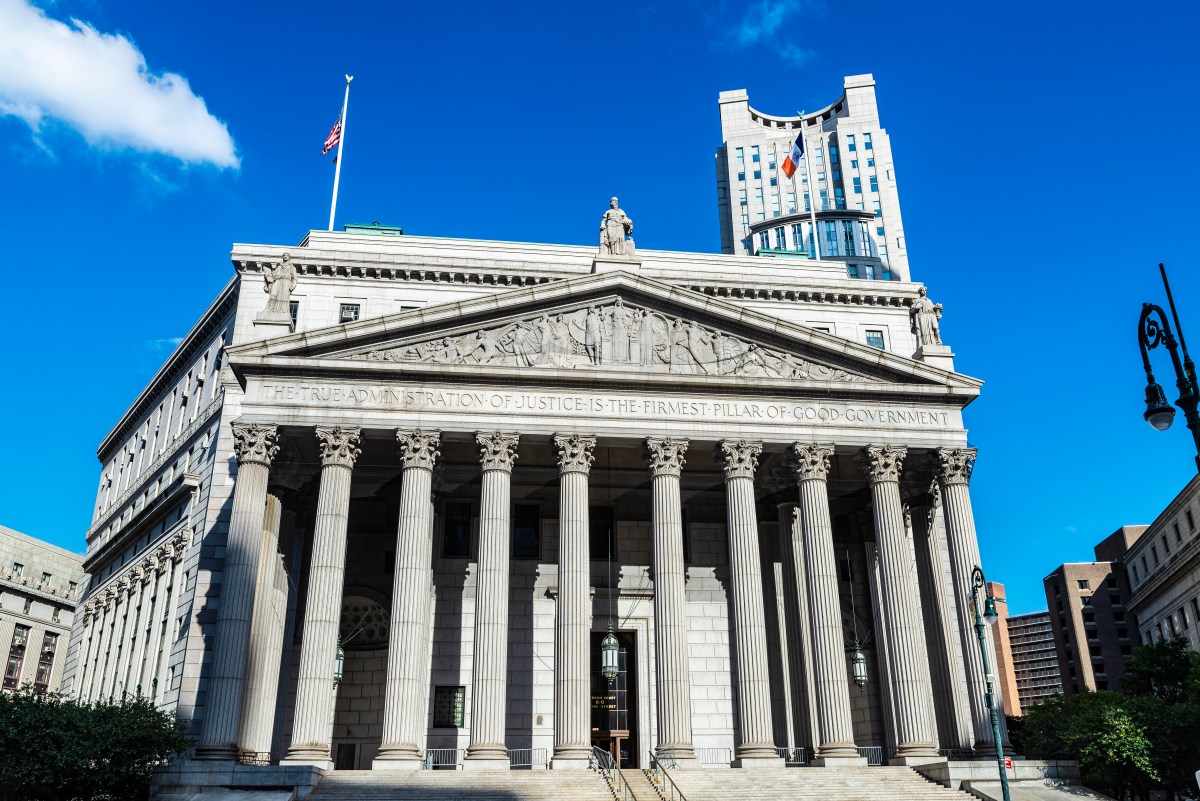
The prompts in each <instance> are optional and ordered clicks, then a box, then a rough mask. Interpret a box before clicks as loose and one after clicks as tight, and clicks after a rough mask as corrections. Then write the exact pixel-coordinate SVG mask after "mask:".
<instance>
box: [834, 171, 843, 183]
mask: <svg viewBox="0 0 1200 801" xmlns="http://www.w3.org/2000/svg"><path fill="white" fill-rule="evenodd" d="M833 180H835V181H840V180H842V171H841V170H834V171H833Z"/></svg>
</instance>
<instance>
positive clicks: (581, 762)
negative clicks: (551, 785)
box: [550, 756, 591, 770]
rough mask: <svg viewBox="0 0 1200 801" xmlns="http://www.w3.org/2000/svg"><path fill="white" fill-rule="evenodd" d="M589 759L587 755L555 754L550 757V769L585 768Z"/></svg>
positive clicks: (588, 763)
mask: <svg viewBox="0 0 1200 801" xmlns="http://www.w3.org/2000/svg"><path fill="white" fill-rule="evenodd" d="M590 764H591V760H590V759H588V758H587V757H583V758H580V757H577V756H561V757H559V756H556V757H552V758H551V759H550V769H551V770H580V769H582V770H587V768H588V765H590Z"/></svg>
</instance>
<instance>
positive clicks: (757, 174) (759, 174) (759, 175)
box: [754, 170, 762, 181]
mask: <svg viewBox="0 0 1200 801" xmlns="http://www.w3.org/2000/svg"><path fill="white" fill-rule="evenodd" d="M754 180H756V181H761V180H762V170H755V171H754Z"/></svg>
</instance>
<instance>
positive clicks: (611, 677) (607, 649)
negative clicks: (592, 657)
mask: <svg viewBox="0 0 1200 801" xmlns="http://www.w3.org/2000/svg"><path fill="white" fill-rule="evenodd" d="M620 650H621V644H620V643H619V642H617V638H616V636H615V635H614V634H613V627H612V621H609V624H608V634H605V635H604V639H603V640H601V641H600V673H601V674H602V675H603V676H604V678H606V679H608V684H609V686H610V687H611V686H612V683H613V682H614V681H616V680H617V674H619V673H620V672H621V665H620V659H619V656H620Z"/></svg>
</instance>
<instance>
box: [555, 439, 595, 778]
mask: <svg viewBox="0 0 1200 801" xmlns="http://www.w3.org/2000/svg"><path fill="white" fill-rule="evenodd" d="M554 445H555V447H556V448H557V449H558V470H559V478H558V481H559V500H558V600H557V602H556V604H557V609H556V610H555V611H556V617H555V632H554V762H553V764H554V767H586V766H587V760H588V757H589V756H590V755H591V750H592V722H591V711H592V710H591V703H590V702H591V676H590V673H589V670H588V662H589V656H590V653H589V643H588V639H589V634H590V632H591V599H590V597H589V592H588V590H589V588H590V585H591V551H590V548H589V536H590V532H589V531H588V472H589V471H590V470H591V465H592V459H593V456H592V449H593V448H595V446H596V438H595V437H582V436H579V435H578V434H567V435H558V436H556V437H555V438H554Z"/></svg>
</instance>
